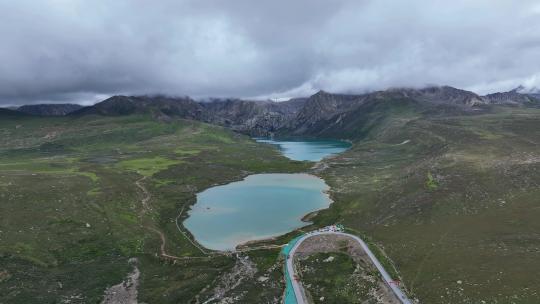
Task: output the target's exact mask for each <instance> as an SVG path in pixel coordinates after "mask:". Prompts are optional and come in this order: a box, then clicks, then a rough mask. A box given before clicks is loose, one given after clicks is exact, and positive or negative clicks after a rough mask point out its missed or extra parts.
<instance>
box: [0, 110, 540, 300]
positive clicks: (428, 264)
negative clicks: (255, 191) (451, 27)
mask: <svg viewBox="0 0 540 304" xmlns="http://www.w3.org/2000/svg"><path fill="white" fill-rule="evenodd" d="M403 113H405V114H403ZM375 120H376V121H379V124H377V125H376V126H373V127H370V129H369V132H368V131H367V130H362V137H358V138H354V141H353V142H354V145H353V147H352V148H351V149H350V150H349V151H347V152H345V153H343V154H341V155H339V156H337V157H334V158H330V159H327V160H325V161H323V163H321V164H319V165H318V166H317V167H316V168H313V169H310V168H311V166H312V165H313V164H312V163H306V162H295V161H291V160H288V159H286V158H285V157H283V156H281V155H280V154H279V153H278V152H277V151H276V150H274V149H272V148H271V147H269V146H267V145H261V144H257V143H255V142H254V141H253V140H251V139H249V138H248V137H247V136H244V135H239V134H236V133H234V132H232V131H230V130H227V129H224V128H220V127H216V126H212V125H208V124H204V123H200V122H194V121H188V120H180V119H178V120H176V119H172V120H171V121H168V122H160V121H158V120H156V119H154V118H153V117H151V116H150V115H148V116H146V115H129V116H121V117H101V116H94V115H89V116H84V117H78V118H71V117H63V118H29V117H12V118H6V119H2V120H0V303H55V302H62V303H99V302H101V301H102V300H103V298H104V295H105V291H106V290H109V291H112V290H113V289H108V288H111V287H112V286H115V285H117V284H119V283H121V282H123V281H124V280H127V278H128V276H129V277H131V279H132V280H131V281H130V282H132V283H130V284H132V285H130V286H137V287H136V289H137V298H138V301H139V302H145V303H204V302H206V301H208V303H215V302H219V301H222V302H224V303H226V301H229V302H231V303H232V302H234V303H279V302H280V301H281V298H282V295H283V290H284V282H283V273H282V269H283V263H284V261H283V259H281V258H280V254H279V252H280V249H281V248H280V247H279V245H282V244H285V243H287V242H288V241H289V240H290V239H292V238H293V237H295V236H297V235H298V234H299V232H298V231H297V232H291V233H289V234H287V235H284V236H281V237H278V238H275V239H273V240H266V241H261V242H258V243H256V244H250V246H248V247H252V249H254V250H244V251H243V252H240V253H239V255H238V256H236V255H230V256H227V255H212V256H211V257H210V258H209V257H208V253H207V252H202V251H201V248H198V247H197V246H195V245H196V243H194V242H192V240H189V238H190V237H191V236H190V235H189V234H188V233H187V232H186V231H183V233H186V235H187V236H188V238H186V237H185V236H184V235H182V233H181V232H179V230H178V229H179V227H178V226H177V223H181V222H182V220H183V219H185V217H186V216H187V214H186V212H184V211H183V210H186V208H189V206H191V205H192V204H193V203H194V202H195V194H196V193H198V192H200V191H201V190H203V189H206V188H208V187H211V186H213V185H217V184H223V183H228V182H231V181H234V180H239V179H241V178H243V177H245V176H246V175H248V174H253V173H262V172H305V171H309V170H311V171H310V172H313V173H315V174H317V175H319V176H321V177H323V178H324V179H325V181H326V182H327V183H328V184H329V185H330V186H331V188H332V190H331V192H330V195H331V197H332V199H333V200H334V203H333V204H332V205H331V206H330V208H329V209H326V210H321V211H319V212H316V213H315V214H312V215H310V216H309V218H310V219H311V220H313V222H314V224H313V225H311V226H309V227H306V228H304V230H306V231H307V230H311V229H315V228H317V227H323V226H327V225H330V224H335V223H341V224H344V225H345V227H347V228H350V229H351V232H353V233H354V234H356V235H359V236H361V237H362V239H364V240H366V241H368V243H370V244H373V248H371V247H370V248H371V249H372V251H374V252H375V254H376V255H377V256H378V257H379V259H380V260H381V262H382V263H383V264H384V266H385V268H386V269H387V270H390V269H394V268H395V269H397V271H398V272H399V273H397V272H396V273H391V275H393V276H396V277H397V276H399V277H401V278H402V279H403V282H404V284H405V286H407V289H408V291H409V292H410V293H411V294H412V296H413V297H414V298H416V299H418V300H419V302H420V303H452V304H454V303H483V302H485V303H536V302H538V299H539V298H540V277H539V276H537V273H538V272H540V233H539V231H540V222H539V221H538V220H537V219H538V218H539V217H540V185H539V181H540V145H539V144H540V128H539V127H538V126H540V110H538V109H534V108H517V107H516V108H510V107H500V108H493V109H492V110H491V111H486V112H484V113H483V114H476V115H472V114H467V115H465V114H463V115H460V114H456V115H446V116H437V115H435V116H429V117H427V116H423V115H417V114H416V113H409V112H403V111H398V112H396V113H394V114H391V115H387V116H384V117H382V118H380V119H379V118H376V119H375ZM351 132H352V131H351ZM180 228H182V227H181V226H180ZM181 230H182V229H181ZM255 248H260V249H258V250H256V249H255ZM244 249H246V248H245V247H244ZM203 250H204V248H203ZM329 257H330V255H328V253H324V254H323V255H314V256H312V257H311V258H306V259H305V260H303V261H301V262H300V263H301V265H303V266H302V267H304V268H303V269H305V272H304V274H302V275H305V276H306V279H307V280H308V281H309V282H310V283H308V284H312V285H311V286H312V289H311V290H310V292H312V294H313V295H319V294H321V292H320V291H321V290H322V288H323V287H324V288H330V287H331V285H328V284H329V283H328V282H326V281H324V280H321V277H320V276H321V275H330V276H333V277H335V278H336V280H337V281H339V280H343V277H340V275H339V274H338V273H335V272H332V269H331V268H328V267H323V268H315V267H313V266H314V265H315V264H317V263H319V262H317V260H319V261H321V259H322V260H326V259H328V258H329ZM135 259H136V262H135ZM334 259H336V265H338V266H339V267H341V268H339V269H342V270H343V272H346V273H348V274H349V275H350V276H352V277H355V273H354V267H356V266H355V263H358V262H355V261H354V260H350V259H348V258H347V256H345V255H341V254H339V252H338V253H336V254H335V256H334ZM302 263H303V264H302ZM324 265H330V264H329V263H324V264H323V266H324ZM137 271H138V272H137ZM313 275H314V276H313ZM356 277H358V276H356ZM126 282H127V281H126ZM355 284H356V283H355ZM128 285H129V284H128ZM331 288H333V287H331ZM330 294H331V296H336V297H337V296H338V295H337V294H335V293H330ZM322 296H323V295H322V294H321V295H320V296H318V298H319V299H320V298H321V297H322ZM339 299H341V298H339ZM209 300H210V301H209Z"/></svg>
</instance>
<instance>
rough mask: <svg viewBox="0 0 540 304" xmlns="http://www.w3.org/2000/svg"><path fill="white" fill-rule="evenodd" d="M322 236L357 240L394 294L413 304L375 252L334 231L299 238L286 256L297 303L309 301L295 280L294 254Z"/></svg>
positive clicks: (311, 233)
mask: <svg viewBox="0 0 540 304" xmlns="http://www.w3.org/2000/svg"><path fill="white" fill-rule="evenodd" d="M322 234H335V235H343V236H347V237H350V238H352V239H353V240H355V241H356V242H358V244H360V246H361V247H362V249H363V250H364V251H365V252H366V254H367V255H368V257H369V259H370V260H371V262H373V265H375V267H376V268H377V270H378V271H379V273H380V274H381V276H382V278H383V280H384V282H385V283H386V284H387V285H388V286H389V287H390V289H391V290H392V292H393V293H394V294H395V295H396V297H397V298H398V299H399V300H400V301H401V303H403V304H412V302H411V300H409V298H407V296H406V295H405V293H404V292H403V291H402V290H401V289H400V288H399V287H398V286H397V285H396V283H395V281H394V280H392V278H391V277H390V275H389V274H388V273H387V272H386V270H385V269H384V267H383V266H382V265H381V263H380V262H379V260H378V259H377V257H376V256H375V255H374V254H373V252H371V250H370V249H369V247H368V246H367V244H366V243H365V242H364V241H363V240H362V239H361V238H359V237H357V236H356V235H352V234H348V233H344V232H334V231H315V232H310V233H307V234H305V235H303V236H301V237H300V238H298V239H297V240H296V242H295V243H294V245H293V247H292V248H291V249H290V251H289V252H288V254H287V256H286V259H287V262H286V268H287V269H286V270H287V271H286V273H287V275H288V276H289V278H288V280H290V282H291V286H292V289H293V291H294V298H296V303H297V304H307V301H306V295H305V291H304V288H303V287H302V284H301V283H300V282H299V281H298V280H296V279H295V277H297V275H296V270H295V267H294V262H293V260H294V253H295V252H296V250H297V249H298V247H299V246H300V245H301V244H302V242H303V241H305V240H306V239H308V238H310V237H312V236H316V235H322ZM285 304H289V303H288V302H287V298H286V300H285Z"/></svg>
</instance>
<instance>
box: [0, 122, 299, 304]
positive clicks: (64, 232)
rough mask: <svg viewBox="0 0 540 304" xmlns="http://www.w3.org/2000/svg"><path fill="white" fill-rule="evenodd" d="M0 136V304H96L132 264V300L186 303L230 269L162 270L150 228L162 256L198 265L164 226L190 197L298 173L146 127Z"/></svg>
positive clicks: (43, 126)
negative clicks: (254, 177)
mask: <svg viewBox="0 0 540 304" xmlns="http://www.w3.org/2000/svg"><path fill="white" fill-rule="evenodd" d="M0 133H1V134H0V201H1V203H0V274H1V275H0V291H1V292H0V303H61V302H62V301H68V302H70V303H98V302H100V301H101V299H102V297H103V292H104V290H105V289H106V288H107V287H108V286H111V285H115V284H118V283H120V282H121V281H122V280H123V278H124V277H125V276H126V274H127V273H129V272H130V271H131V266H129V264H128V259H129V258H132V257H137V258H138V260H139V268H140V270H141V285H140V287H139V301H142V302H147V303H190V302H191V301H194V299H195V296H196V295H197V294H198V293H199V292H200V291H201V290H202V289H203V288H204V287H205V286H207V285H209V284H211V283H212V282H214V281H215V279H216V277H217V276H218V275H219V274H220V273H223V272H226V271H227V270H228V269H230V268H231V267H232V266H233V265H234V259H233V258H232V257H226V256H217V257H214V258H211V259H191V260H182V261H177V262H175V263H172V262H169V261H165V260H163V259H161V258H159V257H158V255H159V248H160V244H161V241H160V237H159V235H158V234H157V233H155V232H154V231H153V230H151V229H149V228H154V229H157V230H159V231H162V232H163V233H164V234H165V236H166V241H167V243H166V250H167V253H169V254H173V255H175V256H180V257H182V256H202V254H201V252H199V251H198V249H197V248H195V247H194V246H193V245H191V244H190V243H189V242H188V241H187V240H186V239H185V238H184V237H183V236H182V235H181V234H180V233H179V232H178V231H177V228H176V224H175V219H176V217H177V215H178V214H179V212H180V210H181V209H182V208H183V207H189V205H191V204H193V203H194V201H195V193H197V192H199V191H201V190H203V189H205V188H208V187H209V186H211V185H215V184H221V183H226V182H230V181H233V180H237V179H240V178H242V177H244V176H246V175H247V174H250V173H258V172H298V171H304V170H306V168H307V166H308V164H306V163H302V162H294V161H289V160H287V159H286V158H284V157H282V156H280V155H279V154H278V152H277V151H275V150H273V149H271V148H270V147H267V146H265V145H259V144H256V143H255V142H254V141H252V140H250V139H249V138H248V137H246V136H242V135H238V134H235V133H233V132H231V131H229V130H226V129H223V128H220V127H215V126H210V125H206V124H203V123H199V122H193V121H186V120H173V121H171V122H167V123H164V122H159V121H157V120H155V119H153V118H152V117H151V116H136V115H133V116H124V117H98V116H85V117H78V118H70V117H64V118H29V117H21V118H17V117H15V118H7V117H6V118H5V117H2V118H1V119H0ZM143 177H146V178H145V179H144V180H141V178H143ZM138 180H141V183H143V184H144V186H145V188H146V189H148V191H149V193H150V195H151V198H150V200H149V205H150V206H151V209H150V210H149V211H147V212H143V209H142V208H143V206H142V205H141V199H142V197H143V193H142V192H141V190H140V189H139V188H138V187H137V186H136V185H135V182H136V181H138ZM185 216H186V213H184V214H183V216H182V218H180V221H181V220H182V219H183V218H184V217H185ZM273 257H274V260H275V259H276V258H277V253H274V254H273Z"/></svg>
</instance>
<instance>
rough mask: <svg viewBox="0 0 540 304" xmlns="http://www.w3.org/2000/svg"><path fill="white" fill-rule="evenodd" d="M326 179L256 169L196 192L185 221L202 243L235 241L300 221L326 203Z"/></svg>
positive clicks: (220, 246)
mask: <svg viewBox="0 0 540 304" xmlns="http://www.w3.org/2000/svg"><path fill="white" fill-rule="evenodd" d="M328 190H329V187H328V186H327V185H326V183H325V182H324V181H323V180H322V179H320V178H318V177H316V176H313V175H310V174H279V173H277V174H255V175H250V176H248V177H246V178H245V179H244V180H242V181H238V182H233V183H230V184H227V185H222V186H216V187H213V188H209V189H207V190H205V191H203V192H201V193H199V194H198V195H197V203H196V204H195V205H194V206H193V207H192V210H190V211H189V217H188V218H187V219H186V220H185V221H184V226H185V227H186V228H187V229H188V230H189V231H190V232H191V233H192V234H193V236H194V237H195V239H196V240H197V241H198V242H199V243H200V244H202V245H203V246H204V247H206V248H210V249H214V250H232V249H234V248H235V247H236V246H237V245H239V244H242V243H245V242H247V241H252V240H260V239H264V238H269V237H273V236H278V235H282V234H285V233H288V232H290V231H292V230H294V229H297V228H300V227H302V226H305V225H306V223H305V222H302V221H301V219H302V217H303V216H305V215H306V214H308V213H310V212H312V211H316V210H319V209H323V208H327V207H328V206H329V205H330V203H331V200H330V198H329V197H328V195H327V194H326V191H328Z"/></svg>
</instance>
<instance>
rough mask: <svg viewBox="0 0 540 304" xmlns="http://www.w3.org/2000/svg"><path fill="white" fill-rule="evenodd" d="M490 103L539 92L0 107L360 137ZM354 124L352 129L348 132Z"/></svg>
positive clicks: (533, 101) (517, 100)
mask: <svg viewBox="0 0 540 304" xmlns="http://www.w3.org/2000/svg"><path fill="white" fill-rule="evenodd" d="M490 105H509V106H538V105H540V94H536V93H533V92H531V91H527V92H525V91H524V89H523V88H522V87H519V88H516V89H514V90H512V91H508V92H501V93H493V94H488V95H485V96H480V95H478V94H475V93H473V92H470V91H466V90H460V89H456V88H453V87H450V86H433V87H427V88H423V89H413V88H391V89H387V90H385V91H376V92H372V93H366V94H357V95H354V94H335V93H328V92H325V91H319V92H317V93H316V94H314V95H312V96H309V97H305V98H294V99H290V100H288V101H283V102H274V101H270V100H266V101H258V100H243V99H234V98H228V99H219V98H215V99H210V100H207V101H196V100H194V99H192V98H190V97H168V96H113V97H110V98H108V99H106V100H104V101H102V102H99V103H97V104H95V105H92V106H87V107H82V106H80V105H75V104H40V105H25V106H21V107H19V108H17V109H16V110H12V111H10V110H7V109H4V110H3V112H6V113H8V112H9V113H11V115H16V114H18V113H24V114H28V115H36V116H63V115H70V116H84V115H104V116H121V115H130V114H151V115H152V116H154V117H155V118H156V119H159V120H163V121H167V120H170V119H171V118H172V117H179V118H184V119H192V120H199V121H203V122H207V123H211V124H217V125H220V126H224V127H228V128H231V129H233V130H235V131H238V132H241V133H246V134H249V135H252V136H272V135H303V136H306V135H308V136H328V137H339V135H345V136H346V137H354V136H359V135H361V134H362V132H358V130H359V129H360V130H362V129H366V130H367V129H369V128H370V125H372V124H373V123H374V122H375V121H378V120H382V119H384V118H385V117H386V116H387V115H391V112H392V111H393V110H394V109H395V108H400V109H401V111H411V112H415V113H424V114H426V113H428V114H430V115H441V114H444V115H448V114H452V113H454V114H462V113H475V112H479V111H480V112H482V111H485V110H486V108H489V106H490ZM349 126H350V127H351V128H352V127H353V126H354V130H355V132H354V134H347V132H348V131H350V130H351V128H349ZM347 135H348V136H347Z"/></svg>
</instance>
